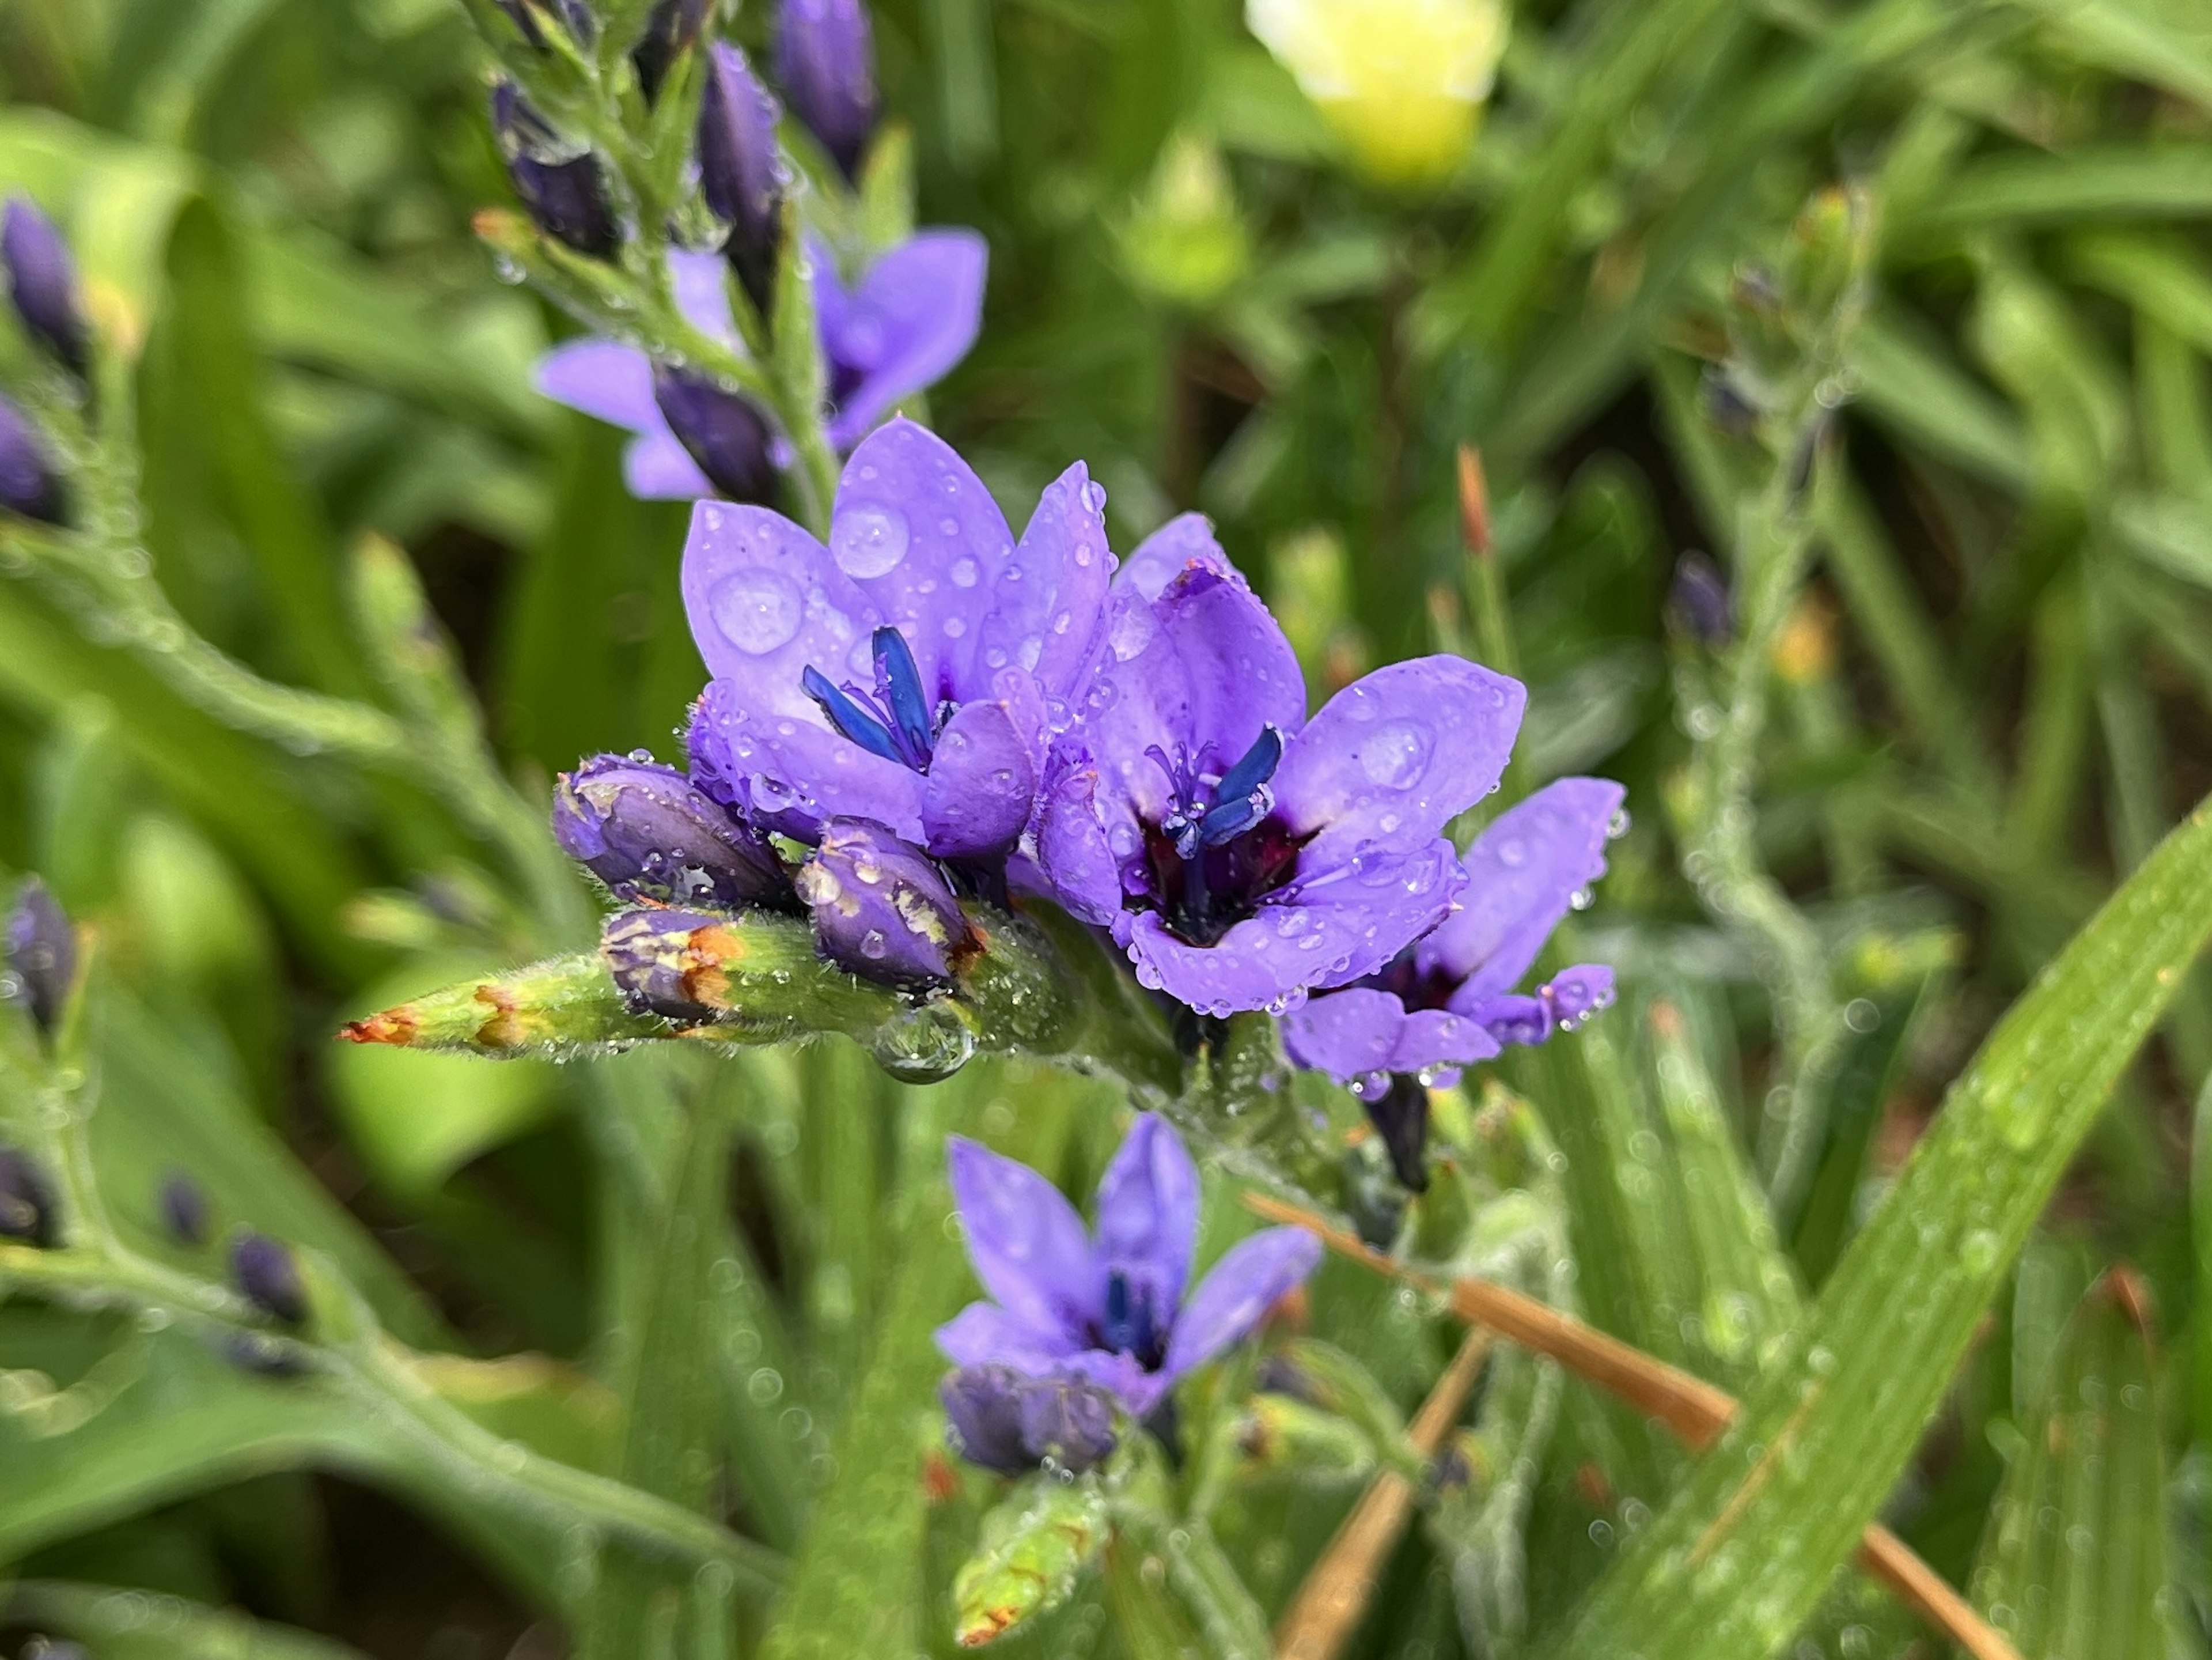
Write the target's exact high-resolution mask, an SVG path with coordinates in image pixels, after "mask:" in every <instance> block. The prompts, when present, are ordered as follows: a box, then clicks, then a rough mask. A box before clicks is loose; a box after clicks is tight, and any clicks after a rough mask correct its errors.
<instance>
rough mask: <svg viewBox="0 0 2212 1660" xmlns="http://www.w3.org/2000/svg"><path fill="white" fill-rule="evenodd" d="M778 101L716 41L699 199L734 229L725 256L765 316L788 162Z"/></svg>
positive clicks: (703, 125) (703, 111) (703, 106)
mask: <svg viewBox="0 0 2212 1660" xmlns="http://www.w3.org/2000/svg"><path fill="white" fill-rule="evenodd" d="M775 118H776V107H775V99H773V98H771V97H769V93H768V88H765V87H763V85H761V83H760V81H759V79H758V78H757V76H755V75H754V74H753V71H752V66H751V65H750V64H748V63H747V62H746V61H745V55H744V52H740V51H738V49H737V48H736V47H735V46H731V45H730V44H729V43H728V42H727V41H722V40H718V41H716V42H715V43H714V46H713V47H712V48H711V51H710V53H709V56H708V63H707V89H706V92H705V94H703V95H702V98H701V100H700V103H699V193H700V194H701V195H702V196H703V197H705V198H707V206H708V208H709V209H710V210H712V211H713V213H714V216H715V217H716V218H718V219H720V220H722V221H724V222H726V223H727V224H728V226H729V228H730V236H729V240H727V241H726V242H725V243H723V245H722V254H723V257H724V258H726V259H728V261H729V262H730V269H731V270H732V271H735V272H737V274H738V282H740V283H743V284H744V289H745V292H746V293H747V294H749V295H751V296H752V302H753V305H754V307H756V308H757V310H758V311H759V312H760V313H761V315H762V316H763V317H765V316H767V315H768V314H769V309H770V304H771V301H773V300H774V298H775V262H776V255H777V253H778V252H779V251H780V249H781V244H782V240H783V161H782V159H781V157H780V156H779V155H777V154H776V149H775Z"/></svg>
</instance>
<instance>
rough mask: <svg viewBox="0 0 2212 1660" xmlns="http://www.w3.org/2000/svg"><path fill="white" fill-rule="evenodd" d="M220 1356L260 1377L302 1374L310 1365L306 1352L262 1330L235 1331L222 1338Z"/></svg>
mask: <svg viewBox="0 0 2212 1660" xmlns="http://www.w3.org/2000/svg"><path fill="white" fill-rule="evenodd" d="M222 1353H223V1357H224V1358H225V1359H228V1361H229V1362H230V1363H231V1365H234V1366H236V1367H238V1368H239V1369H240V1371H250V1372H252V1373H255V1374H256V1375H257V1376H259V1377H306V1376H307V1373H308V1372H309V1371H312V1370H313V1367H312V1365H310V1363H309V1361H308V1358H307V1351H306V1350H304V1349H302V1348H301V1347H300V1346H299V1345H298V1344H297V1343H288V1342H286V1341H284V1340H283V1338H281V1337H272V1336H270V1335H269V1334H268V1333H267V1332H265V1331H235V1332H232V1333H231V1334H230V1335H228V1336H227V1337H225V1338H224V1339H223V1341H222Z"/></svg>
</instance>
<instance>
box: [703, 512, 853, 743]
mask: <svg viewBox="0 0 2212 1660" xmlns="http://www.w3.org/2000/svg"><path fill="white" fill-rule="evenodd" d="M684 611H685V612H686V614H687V615H688V616H689V617H690V621H691V637H692V638H693V639H694V640H695V641H696V642H698V646H699V654H700V656H702V657H703V658H705V659H706V660H707V669H708V673H710V674H711V675H713V676H714V678H716V679H717V680H721V681H726V682H727V683H728V684H729V691H730V696H731V699H732V707H734V708H738V709H742V710H743V711H744V714H745V715H746V716H747V717H748V718H750V720H753V721H760V722H766V721H770V720H772V719H774V718H775V717H776V716H778V715H782V716H787V717H789V718H790V719H791V720H793V721H804V722H805V723H806V724H808V725H810V726H813V727H817V728H819V729H820V730H821V731H822V732H823V733H829V726H828V724H827V722H826V721H824V720H823V714H822V712H821V710H820V709H818V708H816V707H815V704H814V702H813V700H812V699H811V698H810V697H809V696H807V695H806V692H805V688H804V687H803V686H802V685H801V684H800V676H801V675H802V674H803V673H804V672H805V671H806V670H807V669H809V668H818V669H820V670H821V671H822V672H823V673H824V674H826V675H828V676H829V678H831V679H832V680H842V679H846V678H855V679H858V680H860V683H861V684H866V683H867V681H868V680H870V679H871V678H873V675H874V672H875V669H874V663H873V660H872V656H871V655H870V652H869V635H870V632H871V630H872V629H874V628H875V627H876V626H877V624H878V623H880V622H882V621H883V620H884V619H883V617H882V615H881V613H880V612H879V611H878V610H877V608H876V606H875V605H872V603H870V598H869V596H868V595H866V594H864V593H861V592H860V589H859V587H857V586H855V585H854V583H853V582H852V581H850V580H849V579H848V578H847V577H846V575H844V573H843V572H842V570H840V569H838V568H837V567H836V565H835V564H833V563H832V562H831V561H830V559H829V556H828V555H827V554H826V553H824V552H823V548H822V544H820V543H819V542H817V541H816V540H815V539H814V538H812V537H811V536H809V535H808V534H807V533H806V532H805V531H804V530H802V529H800V528H799V526H797V525H794V524H793V523H792V522H791V520H788V519H786V518H785V517H783V515H782V514H775V513H770V512H769V510H768V509H767V508H757V507H750V506H746V505H742V504H731V503H723V502H701V503H700V504H699V505H698V507H697V508H695V509H693V511H692V514H691V533H690V537H689V538H687V539H686V541H685V542H684Z"/></svg>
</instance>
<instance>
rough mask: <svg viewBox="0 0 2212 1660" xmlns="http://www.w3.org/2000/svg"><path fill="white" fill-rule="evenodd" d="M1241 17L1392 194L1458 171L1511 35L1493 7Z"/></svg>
mask: <svg viewBox="0 0 2212 1660" xmlns="http://www.w3.org/2000/svg"><path fill="white" fill-rule="evenodd" d="M1244 18H1245V21H1246V22H1247V23H1248V24H1249V26H1250V27H1251V30H1252V33H1255V34H1256V35H1258V36H1259V37H1260V40H1261V42H1262V43H1263V44H1264V45H1265V46H1267V50H1268V51H1269V52H1273V53H1274V55H1275V56H1276V58H1278V59H1279V60H1280V61H1281V63H1282V64H1283V65H1284V67H1285V68H1286V69H1288V70H1290V71H1291V74H1292V75H1294V76H1297V81H1298V85H1299V86H1300V87H1302V88H1304V90H1305V94H1306V96H1307V97H1309V98H1310V99H1311V100H1313V101H1314V104H1315V106H1316V107H1317V108H1318V109H1319V110H1320V111H1321V112H1322V117H1323V118H1324V119H1326V120H1327V121H1328V124H1329V125H1330V126H1332V127H1334V129H1335V130H1336V131H1337V134H1338V136H1339V137H1341V138H1342V139H1343V140H1344V142H1345V143H1346V145H1347V146H1348V147H1349V148H1350V149H1351V151H1352V155H1353V156H1354V157H1355V158H1356V159H1357V160H1358V162H1359V164H1360V166H1361V167H1363V168H1364V169H1365V170H1366V171H1367V172H1368V173H1370V174H1371V175H1372V176H1373V177H1374V178H1376V179H1378V180H1380V181H1381V182H1383V183H1384V184H1389V185H1425V184H1433V183H1435V182H1437V180H1439V179H1443V178H1444V177H1446V176H1447V175H1449V173H1451V172H1452V171H1453V169H1454V168H1455V167H1457V166H1458V165H1459V162H1460V159H1461V158H1462V156H1463V155H1466V154H1467V149H1468V144H1469V143H1472V142H1473V140H1474V127H1475V122H1476V120H1477V119H1478V117H1479V116H1480V112H1481V108H1482V102H1483V100H1485V99H1486V98H1487V97H1489V95H1490V88H1491V86H1492V82H1493V81H1494V80H1495V79H1496V77H1497V72H1498V58H1500V57H1501V56H1502V55H1503V54H1504V51H1505V37H1506V33H1507V31H1508V29H1509V27H1510V16H1509V15H1508V13H1507V11H1506V9H1505V8H1504V6H1503V5H1501V4H1498V3H1497V0H1246V5H1245V9H1244Z"/></svg>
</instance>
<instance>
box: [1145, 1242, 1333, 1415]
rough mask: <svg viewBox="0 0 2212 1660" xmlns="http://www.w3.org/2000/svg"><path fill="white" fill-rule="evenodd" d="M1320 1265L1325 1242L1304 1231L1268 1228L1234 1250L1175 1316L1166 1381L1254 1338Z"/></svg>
mask: <svg viewBox="0 0 2212 1660" xmlns="http://www.w3.org/2000/svg"><path fill="white" fill-rule="evenodd" d="M1320 1261H1321V1241H1320V1240H1318V1239H1316V1238H1315V1237H1313V1235H1311V1234H1310V1233H1308V1232H1307V1231H1305V1230H1304V1229H1303V1228H1269V1229H1267V1231H1265V1232H1263V1233H1255V1234H1254V1235H1253V1236H1252V1237H1250V1238H1249V1239H1244V1240H1240V1241H1239V1242H1238V1243H1237V1244H1235V1245H1234V1246H1232V1247H1231V1249H1230V1250H1229V1253H1228V1255H1227V1256H1224V1257H1223V1258H1222V1259H1221V1260H1220V1261H1219V1262H1217V1263H1215V1264H1214V1265H1213V1271H1212V1273H1211V1274H1207V1275H1206V1278H1205V1279H1204V1280H1201V1281H1200V1282H1199V1287H1198V1289H1197V1290H1196V1291H1194V1292H1192V1293H1191V1298H1190V1301H1189V1302H1188V1303H1186V1304H1183V1307H1182V1313H1180V1314H1178V1315H1177V1316H1176V1325H1175V1335H1174V1336H1172V1337H1170V1339H1169V1340H1168V1352H1167V1358H1166V1359H1164V1361H1163V1362H1162V1363H1161V1365H1160V1376H1161V1377H1162V1378H1164V1379H1165V1380H1168V1381H1170V1382H1171V1381H1173V1380H1174V1379H1176V1378H1178V1377H1182V1375H1183V1374H1184V1373H1185V1372H1187V1371H1190V1369H1191V1368H1192V1367H1194V1366H1200V1365H1205V1364H1206V1362H1207V1361H1208V1360H1211V1359H1212V1358H1213V1357H1214V1356H1215V1355H1217V1354H1218V1353H1221V1351H1222V1350H1224V1349H1225V1348H1227V1347H1229V1346H1230V1345H1231V1343H1235V1342H1237V1341H1241V1340H1242V1339H1243V1338H1245V1337H1247V1336H1249V1335H1250V1334H1251V1333H1252V1331H1253V1330H1254V1329H1255V1328H1256V1327H1257V1326H1258V1325H1259V1323H1260V1322H1261V1319H1262V1318H1263V1317H1264V1316H1266V1314H1267V1310H1268V1309H1269V1308H1270V1307H1271V1306H1272V1305H1273V1303H1274V1301H1275V1299H1276V1298H1279V1297H1280V1296H1281V1295H1282V1294H1283V1293H1284V1292H1286V1291H1289V1290H1290V1289H1291V1287H1292V1286H1297V1285H1301V1284H1303V1283H1304V1280H1305V1277H1306V1276H1307V1275H1308V1274H1311V1273H1312V1272H1313V1271H1314V1268H1315V1266H1316V1264H1317V1263H1319V1262H1320Z"/></svg>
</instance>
